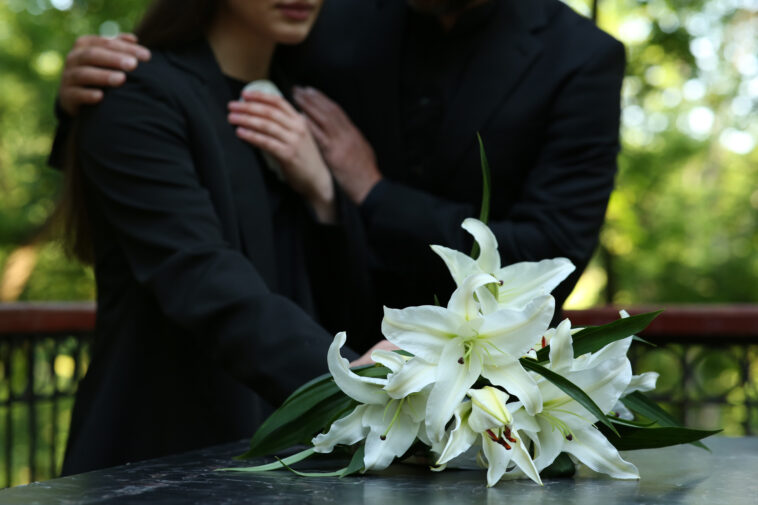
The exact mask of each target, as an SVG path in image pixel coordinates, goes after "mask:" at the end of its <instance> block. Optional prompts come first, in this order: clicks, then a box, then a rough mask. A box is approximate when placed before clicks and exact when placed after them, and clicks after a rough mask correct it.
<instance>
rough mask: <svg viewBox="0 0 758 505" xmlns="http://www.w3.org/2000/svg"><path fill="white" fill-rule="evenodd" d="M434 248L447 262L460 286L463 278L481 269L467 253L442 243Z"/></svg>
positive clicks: (456, 283)
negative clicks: (444, 245)
mask: <svg viewBox="0 0 758 505" xmlns="http://www.w3.org/2000/svg"><path fill="white" fill-rule="evenodd" d="M432 250H433V251H434V252H435V253H437V255H438V256H439V257H440V258H442V261H444V262H445V265H447V269H448V270H449V271H450V275H451V276H452V277H453V280H454V281H455V285H456V286H460V285H461V283H463V279H465V278H466V277H468V276H469V275H471V274H472V273H474V272H478V271H479V268H478V267H477V265H476V262H475V261H474V260H473V259H472V258H471V256H469V255H467V254H463V253H462V252H460V251H455V250H453V249H450V248H447V247H443V246H441V245H433V246H432Z"/></svg>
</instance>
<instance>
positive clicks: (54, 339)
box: [0, 304, 94, 487]
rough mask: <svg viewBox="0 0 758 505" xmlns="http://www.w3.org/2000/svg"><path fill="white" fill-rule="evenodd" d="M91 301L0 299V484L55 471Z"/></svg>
mask: <svg viewBox="0 0 758 505" xmlns="http://www.w3.org/2000/svg"><path fill="white" fill-rule="evenodd" d="M93 311H94V306H93V305H92V304H73V305H47V304H44V305H43V304H33V305H26V304H11V305H4V306H3V305H0V487H8V486H15V485H19V484H25V483H28V482H33V481H38V480H46V479H49V478H52V477H55V476H57V475H58V473H59V471H60V464H61V461H62V459H63V451H64V448H65V444H66V436H67V434H68V426H69V419H70V416H71V407H72V405H73V397H74V393H75V391H76V385H77V383H78V382H79V380H80V379H81V378H82V377H83V376H84V373H85V372H86V370H87V365H88V364H89V344H90V340H91V336H92V333H91V330H92V326H93V322H94V316H93Z"/></svg>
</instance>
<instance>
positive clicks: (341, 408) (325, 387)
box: [238, 365, 389, 459]
mask: <svg viewBox="0 0 758 505" xmlns="http://www.w3.org/2000/svg"><path fill="white" fill-rule="evenodd" d="M353 371H354V372H355V373H357V374H358V375H362V376H366V377H386V376H387V374H388V373H389V369H387V368H386V367H383V366H378V365H366V366H363V367H357V368H355V369H354V370H353ZM355 405H357V402H355V401H354V400H353V399H352V398H350V397H348V396H347V395H345V394H344V393H343V392H342V391H341V390H340V389H339V387H338V386H337V384H336V383H335V382H334V379H332V377H331V375H329V374H325V375H322V376H320V377H317V378H316V379H313V380H312V381H310V382H308V383H307V384H305V385H303V386H301V387H300V388H298V389H297V390H296V391H295V392H294V393H292V395H290V397H289V398H287V400H286V401H285V402H284V403H283V404H282V406H281V407H279V408H278V409H276V410H275V411H274V412H273V413H272V414H271V415H270V416H269V417H268V418H267V419H266V420H265V421H264V422H263V424H262V425H261V426H260V428H258V430H257V431H256V432H255V434H254V435H253V437H252V438H251V440H250V449H249V450H248V451H247V452H246V453H245V454H242V455H241V456H238V458H240V459H245V458H252V457H257V456H265V455H268V454H273V453H275V452H278V451H281V450H284V449H287V448H289V447H292V446H293V445H296V444H300V443H309V442H310V439H311V438H313V436H314V435H316V434H317V433H319V432H321V431H322V430H323V429H325V428H328V427H329V426H330V425H331V423H333V422H334V421H336V420H337V419H339V418H340V417H342V416H344V415H345V414H347V413H348V412H350V411H351V410H352V408H354V407H355Z"/></svg>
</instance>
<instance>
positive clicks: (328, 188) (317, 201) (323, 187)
mask: <svg viewBox="0 0 758 505" xmlns="http://www.w3.org/2000/svg"><path fill="white" fill-rule="evenodd" d="M335 199H336V194H335V191H334V184H333V183H332V178H331V176H330V175H329V173H328V172H327V177H325V178H324V179H323V180H322V181H320V182H319V184H318V185H317V186H316V187H314V190H313V191H312V192H311V193H310V195H309V196H308V198H307V200H308V204H309V205H310V206H311V208H312V209H313V211H314V213H315V214H316V218H317V219H318V221H319V222H320V223H334V222H335V221H336V215H337V212H336V203H335Z"/></svg>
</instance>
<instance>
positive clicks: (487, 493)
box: [0, 437, 758, 505]
mask: <svg viewBox="0 0 758 505" xmlns="http://www.w3.org/2000/svg"><path fill="white" fill-rule="evenodd" d="M246 445H247V443H246V442H245V441H242V442H238V443H234V444H228V445H222V446H217V447H212V448H208V449H204V450H200V451H195V452H190V453H186V454H180V455H175V456H169V457H166V458H160V459H156V460H151V461H145V462H140V463H134V464H131V465H125V466H120V467H115V468H111V469H106V470H99V471H96V472H89V473H85V474H80V475H74V476H70V477H64V478H60V479H53V480H49V481H45V482H39V483H34V484H29V485H27V486H19V487H15V488H11V489H7V490H4V491H0V504H3V505H4V504H13V505H31V504H40V505H55V504H98V505H105V504H109V505H110V504H117V505H122V504H144V503H151V504H159V505H174V504H203V505H207V504H238V503H256V504H257V503H261V504H285V503H297V504H345V505H352V504H368V505H380V504H381V505H421V504H426V503H429V504H435V505H447V504H450V505H453V504H455V505H459V504H488V505H489V504H518V505H531V504H534V505H537V504H539V505H551V504H556V505H572V504H576V505H595V504H598V505H600V504H602V505H607V504H624V505H625V504H629V505H631V504H640V505H641V504H645V505H657V504H660V505H672V504H680V503H681V504H688V505H690V504H691V505H699V504H703V505H705V504H707V505H721V504H725V505H756V504H758V438H756V437H750V438H724V437H719V438H711V439H709V440H708V441H707V445H708V446H709V447H710V448H711V450H712V452H710V453H709V452H706V451H704V450H702V449H697V448H695V447H692V446H678V447H670V448H665V449H654V450H646V451H633V452H628V453H625V457H626V458H627V459H628V460H630V461H632V462H633V463H635V464H636V465H637V467H638V468H639V470H640V474H641V479H640V480H639V481H619V480H613V479H609V478H607V477H604V476H599V475H595V474H591V472H589V471H582V472H581V476H579V477H575V478H573V479H549V480H546V481H545V485H544V486H543V487H540V486H538V485H536V484H534V483H533V482H531V481H528V480H519V481H504V482H501V483H500V484H498V485H497V486H496V487H494V488H490V489H488V488H487V487H486V480H485V475H484V472H483V471H466V470H447V471H445V472H441V473H432V472H429V471H427V470H426V468H425V467H420V466H412V465H397V466H395V467H393V468H391V469H389V470H388V471H385V472H381V473H377V474H367V475H363V476H352V477H347V478H344V479H338V478H303V477H298V476H296V475H294V474H292V473H290V472H287V471H277V472H269V473H263V474H250V473H238V472H217V471H215V470H216V469H218V468H223V467H229V466H249V465H250V464H251V462H239V461H235V460H232V459H231V458H232V456H235V455H237V454H240V453H241V452H243V451H244V449H245V448H246ZM329 463H330V464H329V467H330V468H333V469H336V468H337V464H338V462H336V461H331V462H329ZM343 464H344V463H343Z"/></svg>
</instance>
